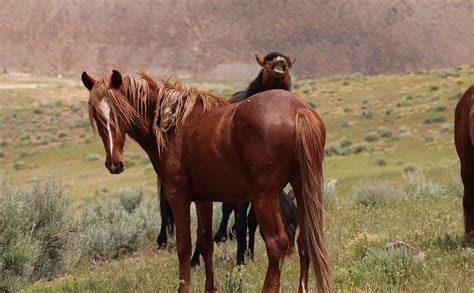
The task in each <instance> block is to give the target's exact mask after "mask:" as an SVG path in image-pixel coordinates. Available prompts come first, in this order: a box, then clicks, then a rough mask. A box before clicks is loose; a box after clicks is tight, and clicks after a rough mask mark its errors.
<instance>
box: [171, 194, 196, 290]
mask: <svg viewBox="0 0 474 293" xmlns="http://www.w3.org/2000/svg"><path fill="white" fill-rule="evenodd" d="M166 191H167V192H169V191H168V190H166ZM172 191H173V194H167V196H168V200H169V203H170V206H171V209H172V210H173V214H174V215H175V220H176V250H177V252H178V262H179V287H178V292H191V288H192V286H191V250H192V245H191V220H190V205H191V201H190V200H189V199H188V198H191V197H190V196H187V194H186V193H185V192H180V191H179V190H178V189H177V188H174V189H172Z"/></svg>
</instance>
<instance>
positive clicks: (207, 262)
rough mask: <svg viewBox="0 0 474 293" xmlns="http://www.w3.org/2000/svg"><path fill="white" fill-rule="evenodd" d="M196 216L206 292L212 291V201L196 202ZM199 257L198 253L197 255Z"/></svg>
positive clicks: (215, 288)
mask: <svg viewBox="0 0 474 293" xmlns="http://www.w3.org/2000/svg"><path fill="white" fill-rule="evenodd" d="M196 208H197V209H196V210H197V216H198V228H197V235H198V241H197V242H198V244H199V250H200V252H201V254H202V257H203V259H204V268H205V270H206V283H205V289H206V292H214V291H216V290H217V286H216V282H215V276H214V264H213V262H212V256H213V253H214V242H213V239H212V202H200V203H197V204H196ZM198 257H199V255H198Z"/></svg>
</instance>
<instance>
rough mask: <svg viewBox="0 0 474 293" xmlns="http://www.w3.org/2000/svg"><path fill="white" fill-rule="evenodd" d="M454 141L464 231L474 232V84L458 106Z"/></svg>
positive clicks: (455, 116) (455, 117)
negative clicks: (459, 176)
mask: <svg viewBox="0 0 474 293" xmlns="http://www.w3.org/2000/svg"><path fill="white" fill-rule="evenodd" d="M454 143H455V144H456V151H457V153H458V156H459V160H460V161H461V178H462V183H463V185H464V197H463V207H464V231H465V233H466V234H470V233H473V232H474V85H472V86H471V87H470V88H468V89H467V91H466V92H465V93H464V95H463V96H462V97H461V99H460V100H459V102H458V104H457V106H456V112H455V115H454Z"/></svg>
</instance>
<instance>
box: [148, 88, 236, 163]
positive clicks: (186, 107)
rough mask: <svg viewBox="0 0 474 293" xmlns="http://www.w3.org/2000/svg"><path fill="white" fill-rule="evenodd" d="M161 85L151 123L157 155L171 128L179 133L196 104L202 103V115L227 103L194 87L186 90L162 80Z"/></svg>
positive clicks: (163, 146) (164, 144)
mask: <svg viewBox="0 0 474 293" xmlns="http://www.w3.org/2000/svg"><path fill="white" fill-rule="evenodd" d="M162 83H163V86H162V87H160V88H159V91H158V103H157V106H156V110H155V117H154V121H153V131H154V132H155V136H156V143H157V145H158V153H159V154H161V152H162V151H163V150H164V149H166V144H167V141H168V138H167V134H168V131H169V130H170V129H171V128H173V127H174V128H175V129H176V131H179V128H180V126H181V125H182V124H183V123H184V121H185V120H186V118H187V117H188V116H189V114H191V112H192V111H193V109H194V106H195V105H196V103H197V102H201V103H202V106H203V113H205V112H207V111H210V110H212V109H214V108H216V107H218V106H220V105H223V104H225V103H227V102H226V100H225V99H224V98H222V97H219V96H216V95H213V94H211V93H208V92H204V91H200V90H198V89H197V88H195V87H190V88H186V87H184V86H182V85H181V83H179V82H174V83H172V82H170V81H169V80H163V81H162Z"/></svg>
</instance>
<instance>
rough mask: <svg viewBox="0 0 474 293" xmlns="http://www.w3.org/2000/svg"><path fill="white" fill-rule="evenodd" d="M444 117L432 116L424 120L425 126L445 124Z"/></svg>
mask: <svg viewBox="0 0 474 293" xmlns="http://www.w3.org/2000/svg"><path fill="white" fill-rule="evenodd" d="M444 120H445V119H444V116H441V115H435V116H430V117H426V118H425V119H423V123H424V124H431V123H439V122H444Z"/></svg>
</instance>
